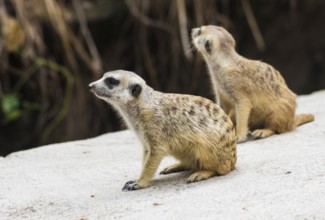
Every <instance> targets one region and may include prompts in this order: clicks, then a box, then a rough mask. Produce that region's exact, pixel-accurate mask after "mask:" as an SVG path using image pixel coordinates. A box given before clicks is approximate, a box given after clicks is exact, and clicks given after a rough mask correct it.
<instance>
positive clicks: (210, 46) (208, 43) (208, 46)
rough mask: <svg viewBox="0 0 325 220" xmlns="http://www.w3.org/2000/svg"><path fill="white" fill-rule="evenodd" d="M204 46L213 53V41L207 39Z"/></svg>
mask: <svg viewBox="0 0 325 220" xmlns="http://www.w3.org/2000/svg"><path fill="white" fill-rule="evenodd" d="M204 47H205V50H206V51H207V52H208V53H211V51H212V43H211V41H210V40H206V41H205V44H204Z"/></svg>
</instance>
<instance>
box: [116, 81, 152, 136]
mask: <svg viewBox="0 0 325 220" xmlns="http://www.w3.org/2000/svg"><path fill="white" fill-rule="evenodd" d="M155 92H156V91H154V90H153V89H152V88H150V87H147V88H145V89H144V91H143V94H142V96H141V97H140V98H139V99H138V100H135V101H132V102H128V103H127V104H125V105H123V106H119V107H118V109H119V112H120V114H121V116H122V117H123V119H124V121H125V122H126V124H127V125H128V127H129V128H132V129H133V130H135V131H136V132H138V127H139V126H140V124H139V123H140V121H141V120H139V118H140V117H141V112H143V111H146V109H148V107H149V108H150V106H152V105H153V103H152V102H153V100H154V99H153V96H154V93H155Z"/></svg>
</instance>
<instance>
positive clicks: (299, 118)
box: [192, 25, 314, 142]
mask: <svg viewBox="0 0 325 220" xmlns="http://www.w3.org/2000/svg"><path fill="white" fill-rule="evenodd" d="M192 40H193V44H194V45H195V47H196V48H197V49H198V51H199V52H200V53H201V54H202V55H203V57H204V59H205V61H206V63H207V65H208V68H209V72H210V79H211V81H212V85H213V89H214V92H215V95H216V99H217V104H219V105H220V107H221V108H223V109H224V111H225V112H226V113H227V114H228V115H229V116H230V118H231V119H232V121H233V123H234V124H235V125H236V132H237V136H238V142H244V141H246V139H247V134H248V132H249V129H250V130H251V131H252V133H251V135H252V136H253V138H265V137H268V136H270V135H272V134H274V133H277V134H279V133H284V132H287V131H291V130H293V129H294V128H295V127H297V126H299V125H302V124H304V123H307V122H311V121H313V120H314V116H313V115H311V114H300V115H295V110H296V105H297V104H296V95H295V94H294V93H293V92H292V91H291V90H290V89H289V88H288V86H287V84H286V82H285V81H284V79H283V77H282V76H281V74H280V73H279V71H277V70H276V69H275V68H274V67H272V66H271V65H269V64H267V63H264V62H261V61H255V60H249V59H246V58H244V57H242V56H240V55H239V54H238V53H237V52H236V51H235V40H234V38H233V37H232V36H231V35H230V34H229V33H228V32H227V31H226V30H225V29H224V28H222V27H218V26H212V25H210V26H202V27H200V28H194V29H192Z"/></svg>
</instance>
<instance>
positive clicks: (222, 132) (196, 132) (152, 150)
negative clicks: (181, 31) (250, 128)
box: [89, 70, 237, 191]
mask: <svg viewBox="0 0 325 220" xmlns="http://www.w3.org/2000/svg"><path fill="white" fill-rule="evenodd" d="M89 88H90V90H91V91H92V92H93V93H94V94H95V95H96V96H97V97H98V98H100V99H102V100H104V101H106V102H107V103H108V104H110V105H111V106H113V108H114V109H115V110H117V112H118V113H119V114H120V115H121V116H122V118H123V119H124V121H125V122H126V124H127V126H128V127H129V128H130V129H131V130H133V131H134V132H135V133H136V134H137V136H138V138H139V140H140V141H141V142H142V144H143V146H144V156H143V166H142V172H141V175H140V177H139V178H138V179H137V180H136V181H128V182H127V183H126V184H125V185H124V187H123V189H122V190H123V191H130V190H138V189H141V188H145V187H147V186H148V185H149V184H150V181H151V179H152V177H153V175H154V174H155V172H156V170H157V168H158V165H159V164H160V162H161V160H162V159H163V157H165V156H167V155H171V156H173V157H175V158H176V159H178V160H179V163H177V164H175V165H172V166H170V167H167V168H165V169H163V170H162V171H161V173H160V174H169V173H175V172H181V171H185V170H192V171H194V173H193V174H192V175H190V176H189V178H188V179H187V183H192V182H197V181H201V180H205V179H208V178H210V177H212V176H215V175H224V174H226V173H228V172H230V171H231V170H233V169H234V168H235V164H236V160H237V156H236V135H235V128H234V126H233V124H232V122H231V120H230V118H229V117H228V116H227V115H226V113H225V112H224V111H223V110H222V109H221V108H220V107H219V106H218V105H217V104H215V103H214V102H212V101H210V100H208V99H205V98H203V97H199V96H191V95H181V94H171V93H170V94H169V93H162V92H158V91H155V90H154V89H152V88H151V87H149V86H148V85H147V84H146V82H145V81H144V80H143V79H142V78H141V77H140V76H138V75H136V74H135V73H133V72H129V71H124V70H116V71H111V72H107V73H105V74H104V76H103V77H102V78H101V79H99V80H97V81H95V82H93V83H91V84H89Z"/></svg>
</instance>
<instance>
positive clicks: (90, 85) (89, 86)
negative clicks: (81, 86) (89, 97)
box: [88, 83, 93, 91]
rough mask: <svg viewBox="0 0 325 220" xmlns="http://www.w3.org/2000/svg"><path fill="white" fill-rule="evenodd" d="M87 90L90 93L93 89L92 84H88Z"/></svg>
mask: <svg viewBox="0 0 325 220" xmlns="http://www.w3.org/2000/svg"><path fill="white" fill-rule="evenodd" d="M88 89H89V90H90V91H92V89H93V84H92V83H90V84H89V85H88Z"/></svg>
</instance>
